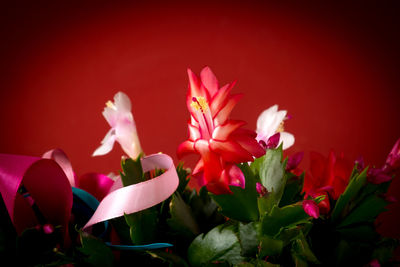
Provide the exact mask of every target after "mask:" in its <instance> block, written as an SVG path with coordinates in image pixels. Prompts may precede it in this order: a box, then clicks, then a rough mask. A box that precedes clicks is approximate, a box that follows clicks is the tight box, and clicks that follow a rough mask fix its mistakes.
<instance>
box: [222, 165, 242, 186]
mask: <svg viewBox="0 0 400 267" xmlns="http://www.w3.org/2000/svg"><path fill="white" fill-rule="evenodd" d="M224 174H227V175H228V177H229V185H233V186H239V187H241V188H243V189H244V187H245V183H246V182H245V177H244V174H243V172H242V171H241V170H240V168H239V167H237V166H236V165H231V166H229V167H228V168H225V170H223V175H224Z"/></svg>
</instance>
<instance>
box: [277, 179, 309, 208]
mask: <svg viewBox="0 0 400 267" xmlns="http://www.w3.org/2000/svg"><path fill="white" fill-rule="evenodd" d="M286 176H287V182H286V185H285V190H284V191H283V195H282V198H281V201H280V202H279V206H280V207H283V206H286V205H290V204H293V203H295V202H297V201H301V200H303V198H304V194H303V193H302V191H303V183H304V172H303V173H302V174H301V175H300V176H296V175H294V174H291V173H286Z"/></svg>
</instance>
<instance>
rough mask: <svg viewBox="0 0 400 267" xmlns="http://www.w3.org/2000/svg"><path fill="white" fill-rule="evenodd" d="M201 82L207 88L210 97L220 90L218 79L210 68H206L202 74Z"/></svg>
mask: <svg viewBox="0 0 400 267" xmlns="http://www.w3.org/2000/svg"><path fill="white" fill-rule="evenodd" d="M200 78H201V82H202V83H203V84H204V86H205V87H206V88H207V90H208V92H209V93H210V96H211V97H212V96H214V95H215V94H216V93H217V91H218V88H219V85H218V80H217V77H215V75H214V73H213V72H212V71H211V69H210V68H209V67H205V68H204V69H203V70H202V71H201V73H200Z"/></svg>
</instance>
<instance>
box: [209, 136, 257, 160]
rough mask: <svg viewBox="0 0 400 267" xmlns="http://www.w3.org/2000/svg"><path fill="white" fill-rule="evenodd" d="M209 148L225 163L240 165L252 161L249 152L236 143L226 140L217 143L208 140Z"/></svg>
mask: <svg viewBox="0 0 400 267" xmlns="http://www.w3.org/2000/svg"><path fill="white" fill-rule="evenodd" d="M210 148H211V150H212V151H214V152H215V153H218V154H219V155H221V157H222V159H223V160H224V161H226V162H231V163H240V162H246V161H251V160H253V156H252V155H251V153H250V152H248V151H247V150H245V149H244V148H243V147H242V146H240V145H239V144H238V143H236V142H233V141H230V140H227V141H217V140H213V139H211V140H210Z"/></svg>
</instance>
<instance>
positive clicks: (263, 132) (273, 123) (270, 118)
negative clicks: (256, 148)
mask: <svg viewBox="0 0 400 267" xmlns="http://www.w3.org/2000/svg"><path fill="white" fill-rule="evenodd" d="M286 114H287V111H286V110H279V111H278V105H273V106H272V107H270V108H268V109H266V110H264V111H263V112H262V113H261V114H260V116H258V119H257V130H256V132H257V141H259V142H260V141H263V142H264V143H265V144H267V143H268V140H269V138H270V137H272V136H274V135H275V134H276V133H280V135H279V136H280V138H279V144H278V145H280V144H281V143H283V149H287V148H289V147H291V146H292V145H293V144H294V136H293V134H291V133H288V132H285V131H284V122H285V120H286V119H287V116H286Z"/></svg>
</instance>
